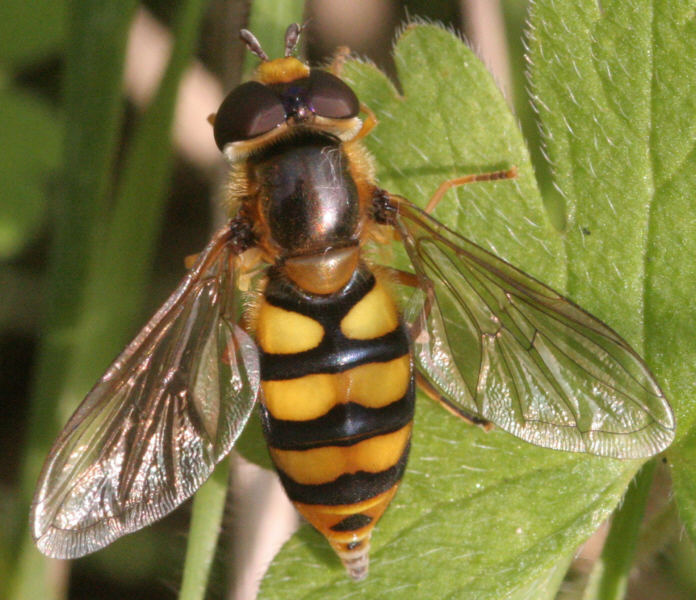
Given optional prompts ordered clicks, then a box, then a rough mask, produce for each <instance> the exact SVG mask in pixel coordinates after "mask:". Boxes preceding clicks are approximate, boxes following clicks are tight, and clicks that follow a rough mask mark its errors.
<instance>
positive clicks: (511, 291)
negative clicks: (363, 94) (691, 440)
mask: <svg viewBox="0 0 696 600" xmlns="http://www.w3.org/2000/svg"><path fill="white" fill-rule="evenodd" d="M299 34H300V28H299V26H297V25H291V26H290V27H289V28H288V30H287V32H286V40H285V41H286V52H285V56H284V57H283V58H278V59H275V60H270V59H269V58H268V56H266V54H265V53H264V52H263V50H262V49H261V47H260V45H259V43H258V41H257V40H256V39H255V38H254V36H253V35H252V34H250V33H249V32H248V31H245V30H243V31H242V38H243V39H244V41H245V42H246V44H247V46H248V47H249V49H250V50H251V51H252V52H253V53H254V54H256V55H257V56H258V57H259V58H260V59H261V63H260V65H259V66H258V68H257V71H256V74H255V77H254V79H253V80H252V81H250V82H247V83H244V84H242V85H240V86H238V87H237V88H235V89H234V90H232V92H231V93H230V94H229V95H228V96H227V98H226V99H225V100H224V102H223V103H222V105H221V106H220V109H219V111H218V113H217V115H216V116H215V117H214V120H213V122H214V135H215V140H216V143H217V145H218V147H219V148H220V150H221V151H222V152H223V154H224V155H225V156H226V158H227V159H228V160H229V162H230V163H231V165H232V174H231V182H232V184H231V186H230V187H231V190H232V196H233V200H234V201H235V204H236V206H237V209H236V212H234V213H233V214H232V215H231V218H230V220H229V222H228V223H227V224H226V225H225V226H224V227H223V228H222V229H220V230H219V231H217V232H216V233H215V234H214V235H213V238H212V240H211V241H210V243H209V244H208V245H207V247H206V248H205V249H204V250H203V251H202V252H201V254H200V255H199V256H198V258H197V260H196V262H195V264H194V266H193V267H192V268H191V270H190V271H189V273H188V274H187V276H186V277H185V278H184V280H183V281H182V282H181V284H180V285H179V287H178V288H177V289H176V290H175V292H174V293H173V294H172V295H171V296H170V298H169V299H168V300H167V301H166V302H165V304H164V305H163V306H162V308H160V310H159V311H158V312H157V313H156V314H155V316H154V317H153V318H152V319H151V320H150V321H149V323H148V324H147V325H146V326H145V327H144V328H143V329H142V331H141V332H140V333H139V334H138V335H137V337H136V338H135V339H134V340H133V341H132V342H131V344H130V345H129V346H128V347H127V348H126V349H125V350H124V351H123V352H122V353H121V354H120V355H119V356H118V357H117V358H116V360H115V361H114V363H113V364H112V365H111V367H110V368H109V369H108V371H107V372H106V373H105V375H104V376H103V377H102V378H101V379H100V380H99V382H98V383H97V384H96V386H95V387H94V388H93V389H92V391H91V392H90V393H89V394H88V395H87V397H86V398H85V400H84V401H83V403H82V404H81V405H80V407H79V408H78V409H77V411H76V412H75V414H74V415H73V416H72V417H71V419H70V420H69V422H68V424H67V425H66V427H65V429H64V430H63V432H62V433H61V435H60V436H59V438H58V440H57V441H56V442H55V444H54V446H53V448H52V450H51V452H50V454H49V456H48V459H47V460H46V464H45V466H44V468H43V472H42V474H41V476H40V479H39V483H38V488H37V491H36V496H35V498H34V502H33V506H32V516H31V520H32V527H33V535H34V538H35V540H36V543H37V545H38V547H39V549H40V550H41V551H42V552H44V553H45V554H47V555H49V556H54V557H61V558H73V557H77V556H81V555H84V554H87V553H89V552H93V551H95V550H98V549H99V548H102V547H103V546H105V545H107V544H109V543H110V542H112V541H113V540H115V539H116V538H118V537H120V536H122V535H124V534H126V533H129V532H131V531H134V530H136V529H139V528H141V527H144V526H145V525H147V524H149V523H151V522H153V521H154V520H156V519H159V518H160V517H162V516H163V515H165V514H166V513H168V512H170V511H171V510H173V509H174V508H175V507H176V506H178V505H179V504H180V503H181V502H183V501H184V500H185V499H186V498H188V497H189V496H191V495H192V494H193V493H194V492H195V491H196V489H197V488H198V487H199V486H200V485H201V484H202V483H203V481H204V480H205V479H206V478H207V477H208V476H209V475H210V473H211V472H212V470H213V468H214V467H215V465H216V463H217V462H219V461H220V460H222V459H223V458H224V457H225V456H226V455H227V454H228V452H229V451H230V449H231V448H232V446H233V445H234V443H235V441H236V439H237V437H238V436H239V434H240V432H241V431H242V429H243V428H244V426H245V424H246V422H247V420H248V418H249V416H250V414H251V411H252V409H253V408H254V405H255V403H256V400H257V399H258V400H259V405H260V412H261V419H262V423H263V429H264V434H265V437H266V441H267V444H268V448H269V452H270V454H271V458H272V460H273V463H274V464H275V467H276V470H277V472H278V474H279V476H280V479H281V482H282V483H283V485H284V487H285V490H286V492H287V494H288V496H289V498H290V499H291V500H292V501H293V503H294V504H295V506H296V507H297V509H298V510H299V512H300V513H301V514H302V515H303V516H304V517H305V518H306V519H307V520H308V521H309V522H310V523H311V524H312V525H313V526H314V527H315V528H316V529H318V530H319V531H320V532H321V533H322V534H324V536H325V537H326V538H327V540H328V541H329V543H330V544H331V546H332V547H333V548H334V550H335V551H336V552H337V554H338V555H339V556H340V558H341V560H342V561H343V563H344V565H345V567H346V569H347V571H348V573H349V574H350V576H351V577H353V578H354V579H362V578H363V577H365V576H366V575H367V570H368V551H369V542H370V537H371V534H372V530H373V528H374V526H375V524H376V523H377V521H378V520H379V518H380V517H381V515H382V514H383V513H384V511H385V509H386V508H387V506H388V505H389V503H390V501H391V499H392V498H393V496H394V494H395V492H396V490H397V488H398V486H399V483H400V481H401V478H402V475H403V473H404V469H405V466H406V461H407V457H408V451H409V445H410V438H411V428H412V422H413V414H414V401H415V388H416V384H419V385H421V386H422V387H423V388H424V389H425V390H426V391H428V393H429V394H430V395H431V396H433V397H436V398H437V399H439V400H440V401H441V402H442V404H443V405H444V406H445V407H447V408H449V409H450V410H451V411H452V412H455V413H457V414H459V415H460V416H462V417H464V418H468V419H470V420H473V421H475V422H481V423H488V422H490V423H493V424H495V425H497V426H498V427H500V428H501V429H503V430H505V431H508V432H510V433H512V434H514V435H516V436H518V437H519V438H521V439H523V440H526V441H528V442H531V443H533V444H537V445H540V446H544V447H548V448H555V449H559V450H567V451H573V452H587V453H590V454H596V455H600V456H611V457H616V458H641V457H649V456H652V455H653V454H656V453H658V452H660V451H662V450H663V449H665V448H666V447H667V446H668V445H669V444H670V442H671V441H672V439H673V437H674V419H673V416H672V412H671V409H670V406H669V404H668V403H667V401H666V400H665V398H664V396H663V394H662V392H661V390H660V388H659V386H658V385H657V383H656V382H655V380H654V378H653V376H652V374H651V373H650V371H649V370H648V368H647V366H646V365H645V364H644V363H643V361H642V360H641V359H640V357H639V356H638V355H637V354H636V353H635V352H634V351H633V350H632V349H631V348H630V347H629V346H628V344H627V343H626V342H625V341H624V340H623V339H622V338H621V337H619V336H618V335H617V334H616V333H615V332H614V331H613V330H611V329H610V328H609V327H607V326H606V325H604V324H603V323H602V322H600V321H599V320H597V319H596V318H594V317H592V316H591V315H589V314H588V313H586V312H585V311H584V310H582V309H581V308H579V307H578V306H576V305H575V304H573V303H572V302H570V301H569V300H567V299H565V298H563V297H562V296H560V295H559V294H557V293H556V292H554V291H553V290H551V289H550V288H548V287H547V286H545V285H543V284H541V283H539V282H538V281H536V280H534V279H533V278H531V277H529V276H528V275H526V274H524V273H523V272H521V271H519V270H518V269H516V268H515V267H513V266H511V265H510V264H508V263H506V262H505V261H503V260H501V259H499V258H497V257H495V256H494V255H492V254H490V253H489V252H487V251H485V250H483V249H482V248H480V247H478V246H476V245H475V244H473V243H471V242H470V241H468V240H466V239H464V238H463V237H461V236H460V235H458V234H457V233H455V232H453V231H451V230H450V229H448V228H447V227H445V226H444V225H442V224H441V223H439V222H438V221H436V220H435V219H433V218H432V217H431V216H430V214H429V213H430V212H431V210H432V208H433V207H434V205H435V204H436V203H437V202H438V201H439V199H440V198H441V196H442V194H441V193H439V192H438V193H436V195H435V196H434V197H433V199H432V200H431V202H430V203H429V204H428V206H427V208H426V209H425V210H421V209H419V208H417V207H416V206H415V205H413V204H411V203H410V202H409V201H408V200H406V199H405V198H402V197H399V196H395V195H393V194H390V193H389V192H387V191H385V190H383V189H380V188H379V187H378V186H377V185H376V182H375V179H374V175H373V169H372V165H371V159H370V156H369V155H368V154H367V152H366V150H365V149H364V148H363V146H362V144H361V139H362V138H363V137H365V136H366V135H367V134H368V133H369V131H370V130H371V129H372V128H373V127H374V125H375V124H376V120H375V118H374V116H373V115H372V113H371V112H370V111H369V109H367V107H364V106H362V105H361V104H360V102H359V100H358V98H357V97H356V95H355V94H354V92H353V91H352V89H351V88H350V87H349V86H348V85H347V84H346V83H344V82H343V81H342V80H341V79H340V78H339V77H338V76H337V74H336V73H332V72H330V71H327V70H321V69H314V68H312V69H310V68H309V67H308V66H307V65H305V64H304V63H302V62H301V61H299V60H298V59H296V58H294V57H293V56H292V53H293V50H294V47H295V45H296V43H297V40H298V37H299ZM361 112H363V113H364V114H366V115H367V118H365V120H364V121H363V120H362V119H361V118H360V113H361ZM514 176H515V173H514V169H510V170H508V171H501V172H496V173H488V174H482V175H476V176H469V177H464V178H460V179H458V180H454V181H453V182H450V184H451V185H459V184H463V183H468V182H469V181H480V180H492V179H506V178H511V177H514ZM443 189H445V188H441V190H443ZM385 232H391V233H392V237H393V238H395V239H397V240H398V241H400V242H401V243H402V244H403V245H404V247H405V249H406V252H407V254H408V257H409V258H410V261H411V264H412V267H413V270H412V271H410V272H403V271H399V270H397V269H393V268H390V267H389V266H386V265H380V264H376V263H375V262H373V261H370V260H368V259H367V258H366V252H367V251H366V248H367V245H368V243H374V244H383V243H385V241H387V240H388V239H389V237H388V235H386V233H385ZM256 272H258V273H260V275H259V276H258V277H256V279H254V281H256V287H257V290H258V300H257V301H256V302H255V303H253V305H252V306H247V307H246V308H245V309H244V310H243V311H241V312H240V311H239V310H237V306H238V301H239V299H240V296H241V294H242V292H241V291H240V285H239V282H240V277H242V276H245V277H247V279H249V277H248V275H249V274H251V273H256ZM397 288H399V289H402V288H403V289H409V290H410V292H409V293H408V294H405V295H404V299H403V300H402V299H401V298H398V297H397V295H398V292H397V291H396V290H397Z"/></svg>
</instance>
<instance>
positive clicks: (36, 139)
mask: <svg viewBox="0 0 696 600" xmlns="http://www.w3.org/2000/svg"><path fill="white" fill-rule="evenodd" d="M0 130H1V131H2V132H3V137H4V140H3V151H2V154H0V181H2V190H3V202H2V203H0V259H4V260H7V259H9V258H11V257H12V256H14V255H16V254H17V253H18V252H20V251H21V249H22V248H23V247H24V245H25V244H26V243H28V242H29V241H31V240H32V239H33V237H34V235H35V234H36V232H37V231H38V229H39V228H40V226H41V224H42V223H43V222H44V219H45V217H46V209H47V204H48V202H47V196H48V193H49V183H50V176H51V175H55V170H56V168H57V166H58V161H59V156H60V142H61V137H62V122H61V121H60V119H59V118H58V115H57V114H56V111H54V110H51V108H50V107H49V106H47V105H46V104H45V103H43V102H41V101H40V100H39V99H37V98H35V97H34V96H32V95H31V94H27V93H25V92H21V91H20V90H18V89H16V88H13V87H9V88H7V89H4V90H2V91H1V92H0Z"/></svg>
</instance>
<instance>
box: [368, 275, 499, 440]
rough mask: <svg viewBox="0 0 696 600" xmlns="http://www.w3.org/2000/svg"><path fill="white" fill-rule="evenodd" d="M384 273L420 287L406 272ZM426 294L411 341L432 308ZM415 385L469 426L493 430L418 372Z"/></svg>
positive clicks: (428, 292) (401, 282) (414, 278)
mask: <svg viewBox="0 0 696 600" xmlns="http://www.w3.org/2000/svg"><path fill="white" fill-rule="evenodd" d="M381 268H382V269H383V270H384V272H386V273H388V275H389V277H391V278H392V280H394V281H396V282H397V283H399V284H401V285H407V286H409V287H421V284H420V282H419V280H418V277H417V276H416V275H415V274H413V273H409V272H408V271H402V270H401V269H395V268H393V267H381ZM425 291H426V293H427V298H426V301H425V306H424V307H423V316H422V318H419V319H418V321H417V322H416V323H414V324H413V327H412V328H411V332H410V334H411V339H413V340H415V339H417V338H418V336H419V335H421V333H422V326H423V324H424V322H425V319H427V315H428V313H429V312H430V307H431V306H432V298H431V296H432V292H431V290H425ZM416 385H418V387H419V388H420V389H421V390H422V391H423V392H425V394H426V395H427V396H428V398H430V399H431V400H435V401H436V402H438V403H439V404H440V405H441V406H442V407H443V408H444V409H445V410H447V412H449V413H451V414H453V415H454V416H455V417H459V418H460V419H462V420H463V421H465V422H467V423H469V425H479V426H480V427H482V428H483V429H484V431H490V430H491V429H493V423H491V422H490V421H486V420H485V419H482V418H480V417H477V416H476V415H473V414H471V413H468V412H466V411H465V410H463V409H462V408H460V407H459V406H457V405H455V404H453V403H452V402H450V401H449V400H448V399H447V398H445V397H444V396H443V395H442V394H440V393H439V392H438V391H437V390H436V389H435V387H434V386H433V385H432V384H431V383H430V382H429V381H428V380H427V379H426V378H425V377H424V376H423V375H422V374H421V373H420V372H419V371H416Z"/></svg>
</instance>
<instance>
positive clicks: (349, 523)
mask: <svg viewBox="0 0 696 600" xmlns="http://www.w3.org/2000/svg"><path fill="white" fill-rule="evenodd" d="M370 523H372V517H368V516H367V515H362V514H360V513H358V514H357V515H350V516H349V517H346V518H345V519H343V520H342V521H339V522H338V523H336V524H335V525H334V526H333V527H331V531H357V530H358V529H362V528H363V527H366V526H367V525H369V524H370ZM351 550H352V548H351Z"/></svg>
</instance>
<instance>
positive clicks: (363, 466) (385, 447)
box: [269, 423, 412, 485]
mask: <svg viewBox="0 0 696 600" xmlns="http://www.w3.org/2000/svg"><path fill="white" fill-rule="evenodd" d="M411 425H412V424H411V423H409V424H408V425H406V426H405V427H402V428H401V429H399V430H397V431H394V432H393V433H387V434H384V435H378V436H375V437H372V438H369V439H367V440H364V441H362V442H359V443H357V444H355V445H353V446H325V447H323V448H312V449H311V450H277V449H275V448H269V451H270V453H271V456H272V458H273V462H274V463H275V464H276V466H277V467H278V468H279V469H282V470H283V471H284V472H285V473H286V474H287V475H288V476H289V477H291V478H292V479H293V480H295V481H296V482H297V483H302V484H307V485H316V484H320V483H328V482H330V481H333V480H335V479H337V478H338V477H340V476H341V475H343V474H344V473H356V472H357V471H366V472H368V473H379V472H380V471H385V470H386V469H388V468H390V467H393V466H394V465H395V464H396V463H397V462H398V461H399V458H401V455H402V454H403V452H404V449H405V448H406V444H407V443H408V440H409V437H410V435H411Z"/></svg>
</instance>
